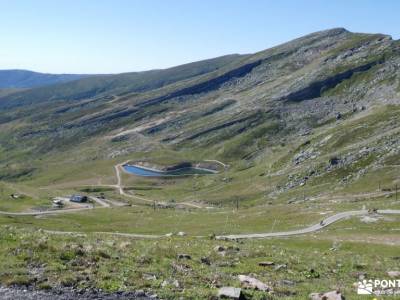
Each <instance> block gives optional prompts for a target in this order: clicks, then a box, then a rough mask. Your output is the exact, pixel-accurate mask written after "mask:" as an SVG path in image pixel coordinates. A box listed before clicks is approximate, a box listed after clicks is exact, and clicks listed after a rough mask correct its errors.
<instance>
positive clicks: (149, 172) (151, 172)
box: [123, 165, 217, 177]
mask: <svg viewBox="0 0 400 300" xmlns="http://www.w3.org/2000/svg"><path fill="white" fill-rule="evenodd" d="M123 168H124V170H125V171H126V172H128V173H131V174H134V175H137V176H146V177H162V176H185V175H196V174H199V175H206V174H215V173H217V171H215V170H209V169H204V168H196V167H184V168H179V169H173V170H167V171H161V170H156V169H150V168H145V167H140V166H137V165H124V166H123Z"/></svg>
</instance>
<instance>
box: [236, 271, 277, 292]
mask: <svg viewBox="0 0 400 300" xmlns="http://www.w3.org/2000/svg"><path fill="white" fill-rule="evenodd" d="M238 278H239V280H240V282H241V284H242V285H243V286H245V287H247V288H252V289H256V290H260V291H264V292H269V291H271V289H270V288H269V287H268V286H267V285H266V284H265V283H263V282H261V281H260V280H258V279H256V278H253V277H250V276H247V275H239V276H238Z"/></svg>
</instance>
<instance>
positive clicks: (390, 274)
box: [387, 271, 400, 278]
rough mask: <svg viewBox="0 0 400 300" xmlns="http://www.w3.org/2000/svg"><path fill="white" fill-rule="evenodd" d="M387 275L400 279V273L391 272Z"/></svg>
mask: <svg viewBox="0 0 400 300" xmlns="http://www.w3.org/2000/svg"><path fill="white" fill-rule="evenodd" d="M387 274H388V276H389V277H391V278H399V277H400V271H389V272H387Z"/></svg>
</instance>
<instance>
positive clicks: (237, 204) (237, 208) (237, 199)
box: [236, 197, 239, 210]
mask: <svg viewBox="0 0 400 300" xmlns="http://www.w3.org/2000/svg"><path fill="white" fill-rule="evenodd" d="M236 210H239V197H236Z"/></svg>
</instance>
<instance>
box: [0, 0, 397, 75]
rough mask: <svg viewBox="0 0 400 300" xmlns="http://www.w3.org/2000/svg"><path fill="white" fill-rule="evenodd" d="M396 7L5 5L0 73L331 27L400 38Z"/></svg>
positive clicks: (152, 61) (130, 67) (207, 0)
mask: <svg viewBox="0 0 400 300" xmlns="http://www.w3.org/2000/svg"><path fill="white" fill-rule="evenodd" d="M399 12H400V1H397V0H392V1H390V0H386V1H385V0H380V1H378V0H376V1H373V0H347V1H344V0H335V1H325V0H320V1H317V0H308V1H300V0H298V1H295V0H292V1H288V0H279V1H272V0H271V1H268V0H264V1H261V0H260V1H257V0H141V1H139V0H109V1H107V0H80V1H78V0H68V1H66V0H15V1H14V0H0V37H1V39H0V41H1V43H0V69H11V68H12V69H30V70H35V71H40V72H52V73H118V72H128V71H141V70H148V69H154V68H165V67H170V66H174V65H179V64H182V63H187V62H191V61H196V60H200V59H205V58H211V57H216V56H220V55H225V54H229V53H250V52H255V51H259V50H263V49H265V48H268V47H271V46H274V45H277V44H280V43H282V42H285V41H288V40H290V39H293V38H296V37H299V36H301V35H304V34H307V33H310V32H314V31H318V30H322V29H328V28H333V27H345V28H347V29H348V30H350V31H355V32H371V33H377V32H379V33H386V34H390V35H392V36H393V38H395V39H399V38H400V17H399Z"/></svg>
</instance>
